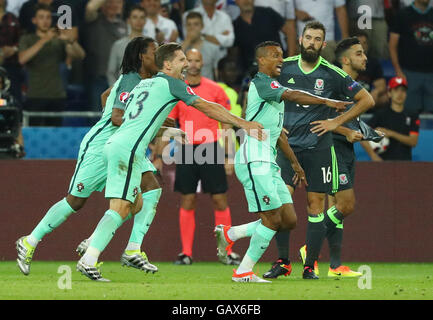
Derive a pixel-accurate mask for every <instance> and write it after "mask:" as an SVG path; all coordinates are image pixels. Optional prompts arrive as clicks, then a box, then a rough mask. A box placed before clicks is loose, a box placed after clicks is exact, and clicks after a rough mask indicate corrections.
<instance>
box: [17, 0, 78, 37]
mask: <svg viewBox="0 0 433 320" xmlns="http://www.w3.org/2000/svg"><path fill="white" fill-rule="evenodd" d="M70 1H72V0H66V1H65V0H29V1H27V2H25V3H24V4H23V5H22V7H21V10H20V14H19V20H20V25H21V28H22V29H23V30H24V31H25V32H35V26H34V24H33V22H32V18H33V17H34V15H35V7H36V5H37V4H44V5H48V6H50V8H51V13H52V26H53V27H54V26H56V25H57V19H58V18H59V17H60V16H61V15H62V14H63V12H59V7H60V6H62V5H65V4H66V5H69V6H70V8H71V10H72V16H71V18H72V27H73V28H74V29H75V31H74V32H77V31H76V28H77V26H78V14H77V13H76V12H75V10H74V9H75V6H74V5H73V3H71V2H70ZM77 35H78V33H77Z"/></svg>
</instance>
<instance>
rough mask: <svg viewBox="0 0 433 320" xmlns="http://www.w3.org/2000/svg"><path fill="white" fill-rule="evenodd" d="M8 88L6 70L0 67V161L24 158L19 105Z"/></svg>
mask: <svg viewBox="0 0 433 320" xmlns="http://www.w3.org/2000/svg"><path fill="white" fill-rule="evenodd" d="M10 86H11V81H10V79H9V77H8V74H7V71H6V69H4V68H2V67H0V107H1V108H0V159H4V158H15V159H16V158H22V157H24V156H25V152H24V138H23V135H22V131H21V122H22V121H21V119H22V117H21V105H20V103H19V102H18V101H17V99H15V97H14V96H13V94H12V93H11V92H10V90H9V89H10Z"/></svg>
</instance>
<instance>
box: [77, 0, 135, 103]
mask: <svg viewBox="0 0 433 320" xmlns="http://www.w3.org/2000/svg"><path fill="white" fill-rule="evenodd" d="M122 9H123V0H89V2H88V3H87V6H86V13H85V18H86V24H85V25H84V27H83V28H82V29H84V30H83V32H82V35H83V40H84V44H85V49H86V53H87V58H86V60H85V63H84V70H85V72H86V74H85V77H86V80H87V84H86V88H87V90H88V99H89V104H90V108H91V110H93V111H100V110H101V106H100V104H101V102H100V100H101V98H100V97H101V94H102V93H103V92H104V91H105V90H106V89H107V88H108V81H107V76H106V74H107V68H108V58H109V55H108V52H110V50H111V47H112V46H113V43H114V42H115V41H116V40H118V39H120V38H122V37H125V36H126V35H127V27H126V23H125V21H123V20H122V19H121V16H122Z"/></svg>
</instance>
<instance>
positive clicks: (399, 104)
mask: <svg viewBox="0 0 433 320" xmlns="http://www.w3.org/2000/svg"><path fill="white" fill-rule="evenodd" d="M407 88H408V83H407V81H406V80H405V79H404V78H399V77H394V78H392V79H391V80H390V81H389V83H388V90H389V91H388V92H389V96H390V98H391V105H390V107H387V108H383V109H381V110H378V111H377V112H376V113H375V114H374V115H373V118H372V119H370V120H369V121H368V124H369V125H370V126H371V127H373V128H375V129H376V130H379V131H381V132H383V133H384V134H385V137H387V138H388V139H389V145H388V147H387V148H386V150H385V152H384V153H382V154H380V156H379V155H378V154H376V153H375V152H374V151H373V149H372V147H371V146H370V144H369V143H368V142H367V141H363V142H362V143H361V144H362V146H363V147H364V149H365V150H366V152H367V154H368V155H369V156H370V158H371V159H372V160H374V161H382V160H412V148H414V147H416V145H417V143H418V134H419V125H420V120H419V118H418V116H414V115H409V114H408V113H406V112H405V110H404V104H405V100H406V97H407Z"/></svg>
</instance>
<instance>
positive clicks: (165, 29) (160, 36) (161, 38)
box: [141, 0, 179, 43]
mask: <svg viewBox="0 0 433 320" xmlns="http://www.w3.org/2000/svg"><path fill="white" fill-rule="evenodd" d="M141 6H142V7H143V8H144V10H145V11H146V24H145V25H144V32H143V35H145V36H146V37H151V38H153V39H155V40H156V41H157V42H158V43H164V42H174V41H177V39H178V37H179V31H178V30H177V26H176V24H175V23H174V21H173V20H170V19H167V18H164V17H163V16H161V14H160V11H161V1H160V0H142V1H141Z"/></svg>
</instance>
